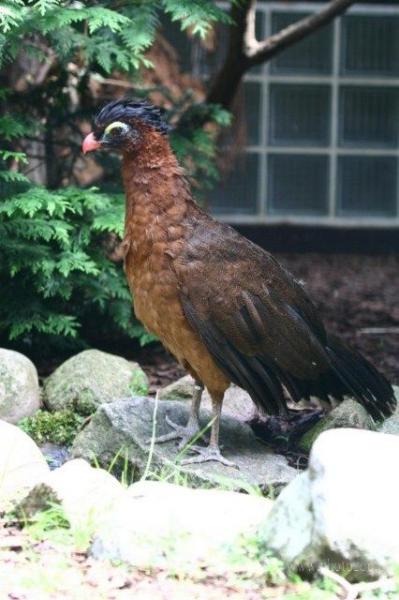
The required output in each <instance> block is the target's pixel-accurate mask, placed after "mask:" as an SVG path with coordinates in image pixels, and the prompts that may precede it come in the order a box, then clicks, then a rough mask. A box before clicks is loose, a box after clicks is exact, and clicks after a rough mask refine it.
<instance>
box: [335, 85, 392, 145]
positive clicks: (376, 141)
mask: <svg viewBox="0 0 399 600" xmlns="http://www.w3.org/2000/svg"><path fill="white" fill-rule="evenodd" d="M398 100H399V94H398V90H396V89H392V88H375V89H374V88H364V87H345V88H342V89H341V90H340V113H339V114H340V129H339V132H340V133H339V138H340V144H341V145H343V146H382V147H387V148H395V147H396V146H397V142H398V124H399V102H398Z"/></svg>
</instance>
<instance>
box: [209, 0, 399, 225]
mask: <svg viewBox="0 0 399 600" xmlns="http://www.w3.org/2000/svg"><path fill="white" fill-rule="evenodd" d="M257 10H258V12H259V13H263V28H264V31H265V35H266V36H268V35H270V34H271V23H272V18H271V17H272V14H273V12H275V11H278V12H285V11H286V12H288V13H290V12H308V13H311V12H314V10H315V6H314V4H308V3H300V4H295V5H291V6H289V5H286V4H280V3H262V2H259V3H258V7H257ZM346 14H358V15H359V14H360V15H376V16H381V15H395V16H398V15H399V9H398V8H395V7H381V6H374V5H357V6H355V7H352V8H351V9H350V10H349V11H347V13H346ZM332 27H333V45H332V71H331V75H327V76H326V75H315V74H309V75H306V74H301V75H294V74H293V75H291V74H290V75H287V74H284V75H283V74H281V75H280V74H278V73H275V72H273V71H272V68H271V65H270V63H267V64H265V65H262V67H261V68H260V69H259V70H258V72H250V73H249V74H248V75H247V76H246V77H245V81H248V82H257V83H259V84H260V88H261V92H260V93H261V99H260V123H259V126H260V132H261V133H260V137H259V144H258V145H249V146H247V147H246V152H247V153H255V154H257V155H258V159H259V173H258V178H259V179H258V198H257V210H258V212H257V214H254V215H248V214H238V213H236V214H233V215H232V214H225V213H224V214H218V218H220V219H222V220H226V221H230V222H243V223H244V222H246V223H251V222H252V223H261V222H271V221H273V222H281V221H284V222H289V221H292V222H297V223H305V222H312V223H316V222H317V223H329V224H336V225H348V226H351V225H353V224H357V225H368V226H369V225H373V226H387V225H388V226H398V225H399V148H395V149H392V148H367V147H364V148H361V147H357V148H345V147H343V146H339V91H340V88H341V86H349V85H350V86H354V87H360V88H361V87H362V86H363V87H367V88H370V87H373V86H376V87H390V86H392V87H393V88H397V89H399V78H395V77H388V76H387V77H386V78H385V77H373V76H370V78H368V77H364V76H360V77H355V76H347V75H344V74H341V73H340V65H341V56H340V52H341V45H342V40H341V34H342V19H341V18H339V19H335V20H334V22H333V24H332ZM288 83H289V84H301V85H302V84H304V85H305V84H310V85H311V84H317V85H323V84H324V85H328V86H330V89H331V99H330V102H331V107H330V116H329V126H330V141H329V144H328V145H327V146H325V147H321V146H310V145H309V146H299V145H297V146H289V145H284V146H278V145H273V144H272V143H271V141H270V132H269V131H268V126H265V124H268V123H269V115H270V102H271V100H270V98H271V96H270V93H271V89H270V88H271V86H273V85H276V84H288ZM398 117H399V115H398ZM271 154H273V155H276V154H284V155H288V154H296V155H315V156H318V155H322V156H326V157H328V164H329V167H328V181H327V189H328V198H327V201H328V204H327V206H328V211H327V213H326V215H323V216H320V215H316V214H315V215H303V216H302V215H299V214H295V215H294V214H293V215H292V216H291V215H287V214H276V213H274V214H273V212H272V211H271V207H270V202H271V199H270V198H268V193H267V190H268V188H269V185H268V163H269V155H271ZM346 155H350V156H354V157H355V156H372V157H377V156H383V157H389V156H391V157H392V156H394V157H396V159H397V169H398V176H397V184H396V185H397V190H396V198H397V212H396V216H391V217H389V216H382V217H375V216H372V215H370V216H369V215H366V216H362V215H359V216H351V215H350V214H349V211H348V215H347V216H346V215H345V216H343V215H339V214H338V198H337V193H338V186H337V177H338V157H340V156H346Z"/></svg>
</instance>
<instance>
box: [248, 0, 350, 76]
mask: <svg viewBox="0 0 399 600" xmlns="http://www.w3.org/2000/svg"><path fill="white" fill-rule="evenodd" d="M355 1H356V0H332V1H331V2H329V3H328V4H327V6H325V7H324V8H322V9H321V10H320V11H319V12H318V13H315V14H312V15H309V16H308V17H305V18H304V19H301V20H300V21H297V22H296V23H292V24H291V25H289V26H288V27H285V28H284V29H282V30H281V31H279V32H278V33H275V34H274V35H271V36H270V37H268V38H267V39H266V40H264V41H262V42H258V41H257V40H256V38H255V26H254V22H255V4H256V2H252V3H251V6H250V7H249V12H248V14H247V31H246V32H245V35H244V40H243V42H244V52H245V55H246V57H247V58H248V59H249V62H250V65H251V66H253V65H257V64H259V63H263V62H266V61H268V60H270V59H271V58H272V57H273V56H275V55H276V54H278V53H279V52H281V51H282V50H284V49H285V48H288V47H289V46H292V45H293V44H295V43H296V42H299V41H300V40H302V39H303V38H305V37H307V36H308V35H309V34H310V33H313V32H314V31H316V30H317V29H320V28H321V27H323V26H324V25H327V24H328V23H330V22H331V21H332V20H333V19H335V17H337V16H339V15H341V14H342V13H344V12H345V11H346V9H347V8H349V6H351V5H352V4H354V3H355Z"/></svg>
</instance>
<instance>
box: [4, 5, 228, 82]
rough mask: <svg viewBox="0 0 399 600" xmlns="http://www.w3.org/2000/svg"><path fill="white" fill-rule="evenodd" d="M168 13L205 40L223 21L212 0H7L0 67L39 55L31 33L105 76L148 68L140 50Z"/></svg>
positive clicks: (222, 13)
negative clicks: (28, 55) (18, 58)
mask: <svg viewBox="0 0 399 600" xmlns="http://www.w3.org/2000/svg"><path fill="white" fill-rule="evenodd" d="M162 12H165V13H167V14H168V15H169V16H170V18H171V19H172V20H173V21H179V22H180V24H181V28H182V29H187V28H191V29H192V31H193V33H194V34H198V35H200V36H201V37H205V36H206V34H207V33H208V31H209V29H210V27H211V25H212V23H214V22H215V21H217V20H223V21H227V20H228V17H227V16H226V14H225V13H224V12H223V11H222V10H221V9H219V8H217V7H216V6H215V4H214V3H213V2H212V1H211V0H184V1H181V0H132V1H131V2H125V3H117V2H106V1H102V2H93V3H82V2H80V3H76V2H69V1H62V0H29V1H28V2H24V1H23V0H6V1H5V2H2V6H1V10H0V65H1V63H2V62H8V61H11V60H13V59H15V57H16V56H17V54H18V52H19V51H20V48H21V40H22V39H24V40H25V46H24V49H25V51H28V52H30V53H31V54H36V55H39V56H40V54H42V55H43V58H45V55H44V54H43V48H42V47H41V46H40V45H38V44H37V40H35V38H34V37H33V36H32V35H31V34H32V31H35V32H37V34H39V35H41V36H43V37H44V38H45V39H46V41H47V42H48V43H49V45H50V46H51V47H53V48H54V49H55V50H56V52H57V54H58V55H59V56H60V57H61V58H62V59H63V60H68V59H71V58H72V57H73V56H74V55H75V53H76V51H79V53H80V56H81V60H82V61H83V63H84V65H85V66H86V67H87V66H88V65H90V64H92V63H94V64H96V65H97V66H98V67H100V68H101V69H103V70H104V71H106V72H107V73H110V72H111V71H112V70H113V69H115V68H118V69H121V70H123V71H128V70H130V69H137V68H138V67H139V66H140V65H141V64H144V65H146V66H150V64H151V63H150V62H149V61H148V59H146V57H145V55H144V52H145V50H147V49H148V48H149V47H150V46H151V44H152V43H153V41H154V37H155V34H156V29H157V26H158V23H159V16H160V14H161V13H162Z"/></svg>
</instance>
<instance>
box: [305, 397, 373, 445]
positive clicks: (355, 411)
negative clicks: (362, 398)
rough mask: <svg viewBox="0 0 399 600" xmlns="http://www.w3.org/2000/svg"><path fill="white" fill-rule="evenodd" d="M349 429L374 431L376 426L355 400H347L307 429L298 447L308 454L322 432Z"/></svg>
mask: <svg viewBox="0 0 399 600" xmlns="http://www.w3.org/2000/svg"><path fill="white" fill-rule="evenodd" d="M342 427H350V428H352V429H368V430H371V431H372V430H375V429H376V426H375V423H374V421H373V419H372V417H371V416H370V415H369V413H368V412H367V410H366V409H365V408H364V407H363V406H362V405H361V404H359V403H358V402H356V400H352V399H347V400H344V402H342V403H341V404H339V405H338V406H337V407H336V408H334V409H333V410H332V411H331V412H330V413H328V415H326V416H325V417H323V419H321V420H320V421H319V422H318V423H317V424H316V425H315V426H314V427H312V428H311V429H309V431H307V432H306V433H305V434H304V435H303V436H302V438H301V440H300V442H299V444H298V445H299V447H300V448H301V450H304V451H305V452H309V451H310V449H311V448H312V446H313V442H314V441H315V440H316V438H318V437H319V435H320V434H321V433H322V432H323V431H327V430H328V429H339V428H342Z"/></svg>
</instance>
